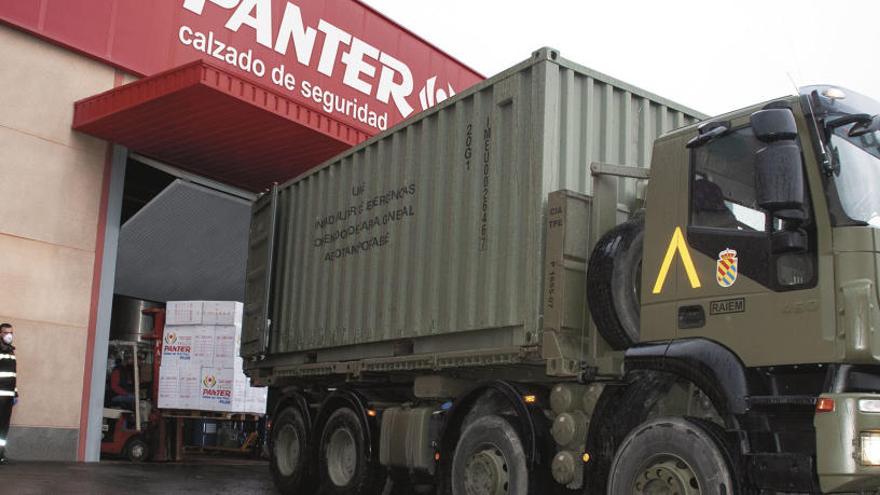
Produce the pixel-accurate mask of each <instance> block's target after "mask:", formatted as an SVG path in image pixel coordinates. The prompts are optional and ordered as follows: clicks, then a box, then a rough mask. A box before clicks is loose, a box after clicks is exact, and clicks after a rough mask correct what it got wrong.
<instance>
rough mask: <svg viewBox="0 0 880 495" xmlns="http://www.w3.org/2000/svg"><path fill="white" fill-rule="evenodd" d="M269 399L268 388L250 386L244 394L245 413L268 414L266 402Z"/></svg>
mask: <svg viewBox="0 0 880 495" xmlns="http://www.w3.org/2000/svg"><path fill="white" fill-rule="evenodd" d="M268 398H269V388H268V387H250V386H248V387H247V390H246V391H245V394H244V412H248V413H253V414H266V402H267V400H268Z"/></svg>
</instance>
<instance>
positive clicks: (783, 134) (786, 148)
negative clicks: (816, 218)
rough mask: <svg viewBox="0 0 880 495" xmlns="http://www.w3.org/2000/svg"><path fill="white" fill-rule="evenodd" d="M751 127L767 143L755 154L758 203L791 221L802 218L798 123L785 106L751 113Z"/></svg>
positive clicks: (801, 177) (802, 180)
mask: <svg viewBox="0 0 880 495" xmlns="http://www.w3.org/2000/svg"><path fill="white" fill-rule="evenodd" d="M751 124H752V130H753V131H754V133H755V137H757V138H758V139H759V140H760V141H763V142H765V143H767V146H765V147H763V148H761V149H760V150H758V151H757V153H756V155H755V159H756V163H755V193H756V196H757V197H756V200H757V203H758V205H759V206H760V207H761V208H764V209H765V210H767V211H770V212H771V213H773V214H774V215H776V216H777V217H779V218H782V219H784V220H791V221H792V222H794V223H797V222H799V221H800V220H801V219H802V218H803V213H802V211H803V207H804V171H803V170H804V167H803V159H802V158H801V148H800V145H798V143H797V136H798V133H797V123H796V122H795V120H794V114H793V113H792V112H791V110H790V109H788V108H771V109H767V110H760V111H758V112H755V113H753V114H752V117H751Z"/></svg>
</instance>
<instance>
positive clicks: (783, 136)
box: [751, 108, 797, 143]
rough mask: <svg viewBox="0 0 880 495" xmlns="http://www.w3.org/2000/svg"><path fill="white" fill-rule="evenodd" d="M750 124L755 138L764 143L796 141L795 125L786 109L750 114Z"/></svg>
mask: <svg viewBox="0 0 880 495" xmlns="http://www.w3.org/2000/svg"><path fill="white" fill-rule="evenodd" d="M751 124H752V130H753V131H754V132H755V137H757V138H758V139H760V140H761V141H763V142H765V143H772V142H776V141H794V140H796V139H797V123H796V122H795V120H794V114H793V113H791V110H789V109H788V108H771V109H768V110H759V111H757V112H755V113H753V114H752V117H751Z"/></svg>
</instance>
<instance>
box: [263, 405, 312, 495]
mask: <svg viewBox="0 0 880 495" xmlns="http://www.w3.org/2000/svg"><path fill="white" fill-rule="evenodd" d="M311 448H312V447H311V442H310V441H309V427H308V425H307V424H306V421H305V418H304V417H303V415H302V412H300V410H299V409H298V408H296V407H292V406H291V407H286V408H284V409H283V410H281V412H280V413H279V414H278V416H277V417H276V418H275V422H274V425H273V427H272V432H271V435H270V436H269V452H270V456H271V458H270V462H269V469H270V470H271V472H272V480H273V481H274V482H275V487H276V488H278V491H279V492H281V493H284V494H296V493H301V490H307V489H308V488H309V482H310V479H309V478H310V476H309V465H310V464H311V462H310V461H311Z"/></svg>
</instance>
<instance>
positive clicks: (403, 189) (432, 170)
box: [243, 49, 701, 362]
mask: <svg viewBox="0 0 880 495" xmlns="http://www.w3.org/2000/svg"><path fill="white" fill-rule="evenodd" d="M699 117H701V116H700V115H699V114H698V113H697V112H694V111H692V110H689V109H687V108H684V107H682V106H680V105H676V104H674V103H672V102H669V101H666V100H664V99H662V98H659V97H657V96H654V95H651V94H650V93H647V92H644V91H642V90H639V89H637V88H634V87H631V86H628V85H626V84H623V83H621V82H619V81H616V80H614V79H612V78H610V77H607V76H605V75H602V74H599V73H596V72H594V71H591V70H589V69H586V68H584V67H580V66H578V65H576V64H573V63H570V62H568V61H565V60H563V59H561V58H559V57H558V54H557V52H556V51H554V50H552V49H542V50H539V51H537V52H535V54H534V55H533V57H532V58H531V59H529V60H527V61H525V62H523V63H522V64H519V65H518V66H516V67H514V68H512V69H509V70H507V71H505V72H503V73H501V74H499V75H497V76H495V77H493V78H491V79H490V80H488V81H486V82H485V83H482V84H480V85H478V86H476V87H475V88H473V89H472V90H469V91H467V92H465V93H463V94H461V95H458V96H456V97H455V98H453V99H451V100H450V101H447V102H444V103H443V104H441V105H439V106H438V108H437V109H435V110H433V111H428V112H426V113H424V114H423V115H421V116H420V117H419V118H417V119H415V120H412V121H410V122H408V123H406V124H405V125H401V126H398V127H397V128H395V129H392V130H391V131H389V132H387V133H384V134H382V135H380V136H378V137H377V138H374V139H372V140H370V141H368V142H367V143H365V144H364V145H361V146H359V147H357V148H355V149H353V150H352V151H350V152H347V153H345V154H343V155H341V156H339V157H337V158H335V159H334V160H332V161H330V162H327V163H326V164H324V165H323V166H321V167H319V168H317V169H315V170H314V171H312V172H310V173H308V174H306V175H303V176H300V177H298V178H296V179H294V180H293V181H291V182H289V183H287V184H285V185H284V186H282V187H281V188H280V190H279V199H278V201H279V203H278V223H277V227H276V228H277V235H278V249H277V250H276V256H275V259H274V263H275V265H274V268H273V272H274V280H273V286H274V289H273V301H272V308H273V309H272V310H271V311H270V314H269V317H270V318H271V320H272V325H271V327H272V332H271V344H270V354H279V353H288V352H302V351H314V350H318V349H330V348H341V347H344V346H353V345H363V344H367V343H375V342H386V341H396V340H400V339H412V341H413V342H415V344H414V349H413V351H414V353H415V354H419V353H420V352H443V351H445V352H456V351H468V350H479V349H487V348H498V349H502V348H505V349H509V348H511V347H515V346H521V345H528V344H535V343H537V342H538V341H539V335H540V330H541V328H540V325H541V311H542V280H543V269H544V268H543V250H544V242H545V240H544V236H545V229H544V222H543V219H544V218H545V214H546V211H545V210H546V204H547V199H548V194H549V193H550V192H552V191H556V190H559V189H570V190H573V191H577V192H580V193H589V184H590V181H589V177H590V174H589V166H590V163H591V162H592V161H604V162H611V163H617V164H624V165H639V166H647V164H648V163H649V162H650V154H651V148H652V144H653V140H654V138H656V137H657V136H659V135H660V134H661V133H663V132H665V131H668V130H671V129H673V128H675V127H678V126H681V125H685V124H689V123H692V122H694V121H695V120H697V118H699ZM624 192H625V193H626V194H627V196H624V197H626V198H630V199H631V198H633V197H634V191H624ZM249 331H254V330H251V329H248V328H246V329H245V332H246V335H245V339H244V340H245V341H247V340H248V336H247V334H248V332H249ZM459 335H460V336H463V337H464V338H457V336H459ZM432 337H443V338H442V339H438V338H432ZM422 342H424V343H430V344H425V345H420V343H422ZM255 351H256V347H248V345H247V342H245V345H244V346H243V353H244V354H252V353H255ZM387 353H388V349H387V348H384V349H383V348H381V347H380V348H376V347H375V346H373V347H371V346H362V347H359V348H357V349H356V350H354V351H352V352H351V353H349V354H348V355H346V356H347V357H348V358H349V359H356V358H368V357H371V358H375V357H381V356H383V355H388V354H387ZM339 355H341V354H337V356H339ZM312 359H313V360H314V359H315V358H314V357H313V358H312ZM317 360H318V361H321V360H322V359H321V356H320V355H317ZM294 361H295V359H294ZM294 361H291V362H294Z"/></svg>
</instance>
